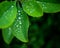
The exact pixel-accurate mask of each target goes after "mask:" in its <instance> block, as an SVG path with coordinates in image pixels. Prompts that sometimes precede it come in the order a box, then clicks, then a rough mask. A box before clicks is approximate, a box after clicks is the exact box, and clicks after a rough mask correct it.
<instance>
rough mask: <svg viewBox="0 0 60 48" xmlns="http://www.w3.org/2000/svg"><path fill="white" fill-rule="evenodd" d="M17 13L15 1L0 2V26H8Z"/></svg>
mask: <svg viewBox="0 0 60 48" xmlns="http://www.w3.org/2000/svg"><path fill="white" fill-rule="evenodd" d="M16 14H17V9H16V2H13V1H12V2H8V1H3V2H2V3H0V28H7V27H8V26H10V25H11V24H12V23H13V22H14V20H15V18H16Z"/></svg>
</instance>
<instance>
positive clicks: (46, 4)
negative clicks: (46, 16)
mask: <svg viewBox="0 0 60 48" xmlns="http://www.w3.org/2000/svg"><path fill="white" fill-rule="evenodd" d="M37 2H38V3H39V4H40V5H42V8H43V11H44V12H46V13H55V12H60V4H59V2H58V3H57V0H54V2H53V1H50V0H48V1H47V0H42V1H41V0H40V2H39V1H37Z"/></svg>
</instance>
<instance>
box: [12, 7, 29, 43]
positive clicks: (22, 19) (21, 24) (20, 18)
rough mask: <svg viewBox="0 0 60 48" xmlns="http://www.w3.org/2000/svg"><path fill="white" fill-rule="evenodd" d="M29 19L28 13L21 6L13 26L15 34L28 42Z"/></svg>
mask: <svg viewBox="0 0 60 48" xmlns="http://www.w3.org/2000/svg"><path fill="white" fill-rule="evenodd" d="M28 27H29V20H28V16H27V14H25V12H24V11H23V10H22V9H21V8H19V9H18V14H17V18H16V20H15V22H14V24H13V26H12V29H13V32H12V33H13V35H14V36H15V37H16V38H17V39H19V40H21V41H22V42H28Z"/></svg>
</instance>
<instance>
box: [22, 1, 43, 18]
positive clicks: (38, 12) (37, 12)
mask: <svg viewBox="0 0 60 48" xmlns="http://www.w3.org/2000/svg"><path fill="white" fill-rule="evenodd" d="M22 7H23V10H24V11H25V12H26V13H27V14H28V15H30V16H32V17H41V16H43V11H42V8H41V6H39V4H38V3H37V2H36V1H24V2H23V4H22Z"/></svg>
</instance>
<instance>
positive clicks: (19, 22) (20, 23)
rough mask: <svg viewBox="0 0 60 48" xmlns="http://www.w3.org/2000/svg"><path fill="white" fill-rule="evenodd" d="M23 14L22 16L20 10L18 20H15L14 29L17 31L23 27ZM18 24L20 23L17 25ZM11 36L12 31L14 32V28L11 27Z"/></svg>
mask: <svg viewBox="0 0 60 48" xmlns="http://www.w3.org/2000/svg"><path fill="white" fill-rule="evenodd" d="M11 7H12V8H13V7H14V6H11ZM21 20H22V14H21V10H18V13H17V18H16V20H15V23H14V27H15V28H17V29H19V30H20V28H21V27H22V26H21V25H22V21H21ZM17 22H18V23H17ZM8 30H9V34H11V30H12V28H11V27H9V29H8ZM16 31H18V30H16Z"/></svg>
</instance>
